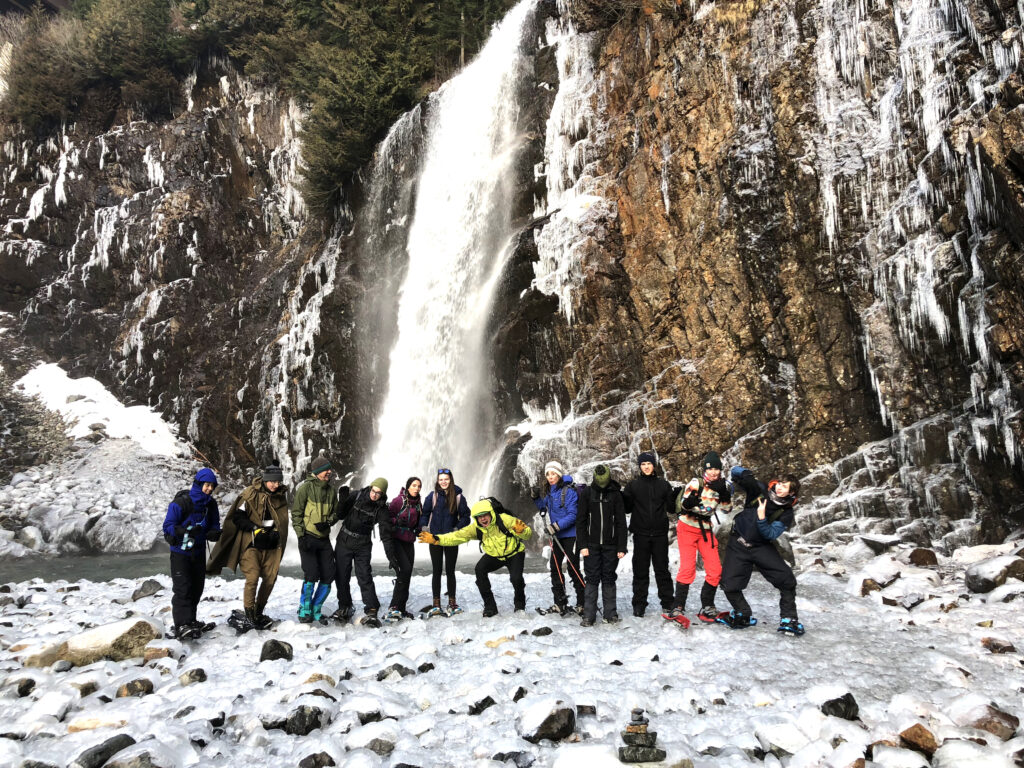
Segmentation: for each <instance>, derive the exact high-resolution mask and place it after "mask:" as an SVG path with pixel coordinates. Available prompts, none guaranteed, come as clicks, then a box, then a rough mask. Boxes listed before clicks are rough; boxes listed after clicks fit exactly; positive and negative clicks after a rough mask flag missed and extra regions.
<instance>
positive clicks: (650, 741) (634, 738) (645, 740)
mask: <svg viewBox="0 0 1024 768" xmlns="http://www.w3.org/2000/svg"><path fill="white" fill-rule="evenodd" d="M621 735H622V740H623V741H624V742H625V743H626V746H629V747H653V746H654V745H655V744H657V743H658V734H657V732H656V731H648V732H647V733H630V732H629V731H623V732H622V734H621Z"/></svg>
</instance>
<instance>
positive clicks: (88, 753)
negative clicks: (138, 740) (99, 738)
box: [68, 733, 135, 768]
mask: <svg viewBox="0 0 1024 768" xmlns="http://www.w3.org/2000/svg"><path fill="white" fill-rule="evenodd" d="M134 743H135V739H133V738H132V737H131V736H129V735H128V734H127V733H119V734H117V735H116V736H112V737H110V738H109V739H107V740H106V741H104V742H103V743H102V744H97V745H96V746H95V747H89V748H88V749H87V750H85V751H84V752H82V753H80V754H79V755H78V757H76V758H75V759H74V760H72V761H71V762H70V763H68V768H100V766H101V765H103V764H104V763H106V762H107V761H108V760H109V759H110V758H111V757H113V756H114V755H116V754H117V753H118V752H120V751H121V750H122V749H127V748H128V747H130V746H131V745H132V744H134Z"/></svg>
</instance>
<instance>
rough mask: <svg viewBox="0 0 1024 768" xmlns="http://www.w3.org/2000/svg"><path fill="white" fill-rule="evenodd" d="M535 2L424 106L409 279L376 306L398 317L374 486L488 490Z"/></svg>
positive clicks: (523, 6)
mask: <svg viewBox="0 0 1024 768" xmlns="http://www.w3.org/2000/svg"><path fill="white" fill-rule="evenodd" d="M534 5H535V3H534V1H533V0H524V2H521V3H520V4H519V5H517V6H516V7H515V8H514V9H513V10H512V11H511V12H510V13H509V14H508V15H507V16H506V17H505V19H504V21H502V22H501V23H500V24H499V25H498V26H497V27H496V28H495V30H494V32H493V34H492V35H491V38H490V40H489V41H488V43H487V45H486V46H485V47H484V49H483V50H482V51H481V53H480V55H479V56H478V57H477V58H476V59H475V60H474V61H473V62H472V63H471V64H470V65H469V66H468V67H467V68H466V69H465V70H464V71H463V72H462V73H460V74H459V75H458V76H457V77H455V78H454V79H453V80H451V81H449V82H448V83H446V84H445V85H444V86H443V87H442V88H441V89H440V90H439V91H438V92H437V93H436V94H434V95H433V96H432V97H431V99H430V101H429V102H428V104H427V122H426V126H425V139H424V148H423V153H422V160H421V171H420V175H419V179H418V182H417V193H416V202H415V209H414V211H413V214H412V219H411V224H410V227H409V237H408V244H407V253H408V266H407V268H406V274H405V279H404V281H403V282H402V286H401V288H400V289H399V291H398V293H397V294H396V295H375V296H374V297H373V301H376V302H388V303H391V304H393V305H394V307H395V308H396V309H397V338H396V341H395V344H394V347H393V348H392V351H391V356H390V369H389V373H388V389H387V395H386V398H385V400H384V404H383V408H382V409H381V412H380V417H379V421H378V434H379V439H378V443H377V446H376V449H375V450H374V452H373V454H372V457H373V458H372V460H371V461H370V463H369V465H368V466H367V467H366V471H367V472H368V473H369V476H370V477H374V476H377V475H383V476H385V477H388V478H390V479H391V480H392V482H395V481H396V479H397V478H403V479H404V478H405V477H406V476H407V475H411V474H421V473H426V474H427V475H429V474H430V473H432V472H433V470H435V469H437V468H439V467H442V466H443V467H450V468H452V469H453V470H454V473H455V476H456V478H457V480H458V482H459V484H460V485H462V486H463V487H465V488H466V491H467V493H468V494H472V495H473V497H475V496H476V495H479V494H481V493H483V492H484V491H486V490H487V488H488V480H487V477H486V475H487V473H488V464H489V458H490V455H491V454H492V453H493V449H494V447H495V446H494V442H495V437H496V435H495V434H494V433H495V432H496V430H495V428H494V426H493V424H492V422H493V419H492V418H491V415H490V413H491V411H490V407H491V403H490V396H489V388H488V386H487V384H488V381H489V374H490V355H489V354H487V352H486V351H485V350H484V349H483V340H484V331H485V329H486V326H487V321H488V318H489V314H490V311H491V303H492V302H491V299H492V295H493V292H494V288H495V285H496V283H497V280H498V278H499V276H500V274H501V271H502V267H503V266H504V263H505V261H506V259H507V257H508V254H509V252H510V247H511V237H512V209H513V205H514V196H515V188H514V186H515V185H514V184H513V178H514V174H513V167H514V164H515V162H516V160H517V154H518V152H519V149H520V147H521V145H522V136H521V131H520V128H519V125H518V118H519V114H520V110H519V100H518V98H517V96H518V90H519V87H520V84H521V81H522V79H523V77H524V74H525V73H526V72H528V71H529V60H528V58H527V56H526V53H525V51H524V50H523V43H524V37H525V31H526V27H527V22H528V19H529V18H530V17H531V14H532V12H533V9H534ZM371 195H372V191H371ZM428 484H429V483H428Z"/></svg>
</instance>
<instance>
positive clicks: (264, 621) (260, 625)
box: [253, 613, 277, 630]
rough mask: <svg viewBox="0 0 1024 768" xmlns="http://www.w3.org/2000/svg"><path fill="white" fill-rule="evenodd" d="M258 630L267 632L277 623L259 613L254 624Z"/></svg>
mask: <svg viewBox="0 0 1024 768" xmlns="http://www.w3.org/2000/svg"><path fill="white" fill-rule="evenodd" d="M253 623H254V625H255V627H256V629H259V630H266V629H270V628H272V627H273V626H274V625H275V624H276V623H277V622H276V621H274V620H273V619H272V618H270V617H269V616H267V615H266V614H265V613H257V614H256V621H255V622H253Z"/></svg>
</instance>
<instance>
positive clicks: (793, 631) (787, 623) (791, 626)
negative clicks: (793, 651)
mask: <svg viewBox="0 0 1024 768" xmlns="http://www.w3.org/2000/svg"><path fill="white" fill-rule="evenodd" d="M777 631H779V632H786V633H788V634H790V635H796V636H797V637H799V636H800V635H802V634H803V633H804V625H803V624H801V623H800V622H799V621H797V620H796V619H783V620H782V621H780V622H779V628H778V630H777Z"/></svg>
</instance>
